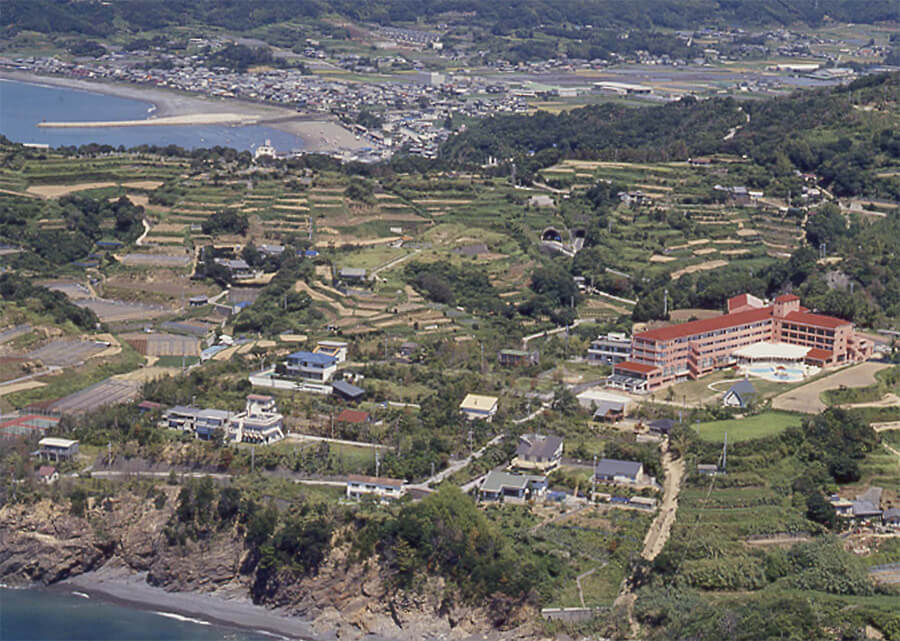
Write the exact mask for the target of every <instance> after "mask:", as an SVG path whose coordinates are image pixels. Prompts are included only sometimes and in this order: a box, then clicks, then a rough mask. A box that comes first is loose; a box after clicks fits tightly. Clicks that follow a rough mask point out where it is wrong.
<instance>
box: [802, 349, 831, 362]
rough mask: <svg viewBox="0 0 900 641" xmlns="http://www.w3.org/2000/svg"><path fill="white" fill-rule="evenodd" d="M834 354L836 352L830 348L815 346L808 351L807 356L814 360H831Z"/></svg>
mask: <svg viewBox="0 0 900 641" xmlns="http://www.w3.org/2000/svg"><path fill="white" fill-rule="evenodd" d="M833 355H834V352H832V351H831V350H830V349H819V348H818V347H813V348H812V349H811V350H809V351H808V352H806V358H808V359H810V360H813V361H829V360H831V357H832V356H833Z"/></svg>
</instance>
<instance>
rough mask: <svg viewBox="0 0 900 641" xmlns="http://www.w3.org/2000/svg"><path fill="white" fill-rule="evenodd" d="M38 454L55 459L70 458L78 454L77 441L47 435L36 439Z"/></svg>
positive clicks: (48, 458)
mask: <svg viewBox="0 0 900 641" xmlns="http://www.w3.org/2000/svg"><path fill="white" fill-rule="evenodd" d="M38 447H40V449H39V450H38V452H37V453H38V454H39V455H40V456H41V457H42V458H46V459H47V460H50V459H51V458H52V459H53V460H55V461H59V460H60V459H70V458H72V457H73V456H75V455H76V454H78V441H71V440H69V439H67V438H55V437H52V436H47V437H45V438H42V439H41V440H40V441H38Z"/></svg>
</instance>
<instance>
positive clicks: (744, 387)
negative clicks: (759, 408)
mask: <svg viewBox="0 0 900 641" xmlns="http://www.w3.org/2000/svg"><path fill="white" fill-rule="evenodd" d="M755 400H756V388H755V387H753V383H751V382H750V381H748V380H743V381H738V382H737V383H735V384H734V385H732V386H731V387H730V388H729V389H728V391H727V392H725V396H723V397H722V404H723V405H725V406H726V407H741V408H743V407H749V406H750V405H751V404H752V403H753V401H755Z"/></svg>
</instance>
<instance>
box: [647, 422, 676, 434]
mask: <svg viewBox="0 0 900 641" xmlns="http://www.w3.org/2000/svg"><path fill="white" fill-rule="evenodd" d="M673 427H675V421H673V420H672V419H670V418H658V419H656V420H653V421H650V422H649V423H647V428H648V429H649V430H650V431H651V432H654V433H656V434H661V435H662V436H668V435H669V432H671V431H672V428H673Z"/></svg>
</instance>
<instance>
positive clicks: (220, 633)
mask: <svg viewBox="0 0 900 641" xmlns="http://www.w3.org/2000/svg"><path fill="white" fill-rule="evenodd" d="M79 594H81V593H75V592H68V591H63V590H56V589H53V590H37V589H35V590H11V589H8V588H0V639H2V640H3V641H62V640H65V641H150V640H151V639H152V640H157V639H158V640H165V641H263V640H266V641H272V639H275V638H279V637H276V636H274V635H268V634H263V633H254V632H252V631H246V630H237V629H233V628H225V627H220V626H217V625H212V624H209V623H206V622H203V621H200V620H199V619H191V618H188V617H182V616H180V615H177V614H173V613H157V612H152V611H147V610H138V609H133V608H128V607H124V606H121V605H117V604H114V603H110V602H108V601H103V600H100V599H97V598H86V597H87V595H82V596H79Z"/></svg>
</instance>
